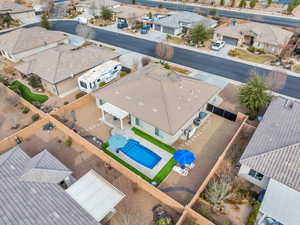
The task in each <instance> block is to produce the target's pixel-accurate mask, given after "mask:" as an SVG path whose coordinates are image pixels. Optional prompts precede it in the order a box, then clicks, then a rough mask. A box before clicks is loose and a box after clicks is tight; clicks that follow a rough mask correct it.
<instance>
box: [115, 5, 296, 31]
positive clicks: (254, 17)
mask: <svg viewBox="0 0 300 225" xmlns="http://www.w3.org/2000/svg"><path fill="white" fill-rule="evenodd" d="M116 1H118V2H124V3H132V0H116ZM136 4H140V5H145V6H152V7H157V6H159V5H162V6H163V8H166V9H170V10H183V11H191V12H193V11H195V9H201V10H202V11H205V12H208V10H209V8H206V7H202V6H201V7H200V6H191V5H184V4H182V3H181V2H179V4H177V3H170V2H158V1H152V0H136ZM218 16H221V17H226V18H236V19H243V20H250V21H254V22H261V23H267V24H273V25H278V26H288V27H299V26H300V19H292V18H285V17H278V16H269V15H267V16H266V15H259V14H253V13H245V12H236V11H228V10H218Z"/></svg>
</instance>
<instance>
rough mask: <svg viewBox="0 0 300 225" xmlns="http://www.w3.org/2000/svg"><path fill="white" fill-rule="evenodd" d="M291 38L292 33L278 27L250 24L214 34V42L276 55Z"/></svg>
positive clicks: (235, 26) (220, 30)
mask: <svg viewBox="0 0 300 225" xmlns="http://www.w3.org/2000/svg"><path fill="white" fill-rule="evenodd" d="M292 36H293V32H290V31H287V30H285V29H282V28H280V27H277V26H272V25H268V24H263V23H252V22H251V23H241V24H237V25H230V26H227V27H221V28H218V29H216V31H215V33H214V39H215V40H216V41H217V40H223V41H225V42H226V43H227V44H231V45H234V46H240V45H242V44H246V45H248V46H253V47H255V48H259V49H263V50H264V51H265V52H267V53H271V54H276V55H278V54H280V53H281V51H282V49H284V48H285V46H286V45H287V43H288V42H289V40H290V38H291V37H292Z"/></svg>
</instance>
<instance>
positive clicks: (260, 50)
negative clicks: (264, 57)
mask: <svg viewBox="0 0 300 225" xmlns="http://www.w3.org/2000/svg"><path fill="white" fill-rule="evenodd" d="M256 51H257V52H258V53H259V54H266V52H265V50H263V49H262V48H258V49H256Z"/></svg>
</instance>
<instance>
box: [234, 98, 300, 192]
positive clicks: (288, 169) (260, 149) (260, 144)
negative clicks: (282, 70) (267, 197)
mask: <svg viewBox="0 0 300 225" xmlns="http://www.w3.org/2000/svg"><path fill="white" fill-rule="evenodd" d="M290 103H291V102H288V100H287V99H284V98H282V97H277V98H275V99H274V100H273V101H272V102H271V104H270V106H269V108H268V109H267V111H266V113H265V115H264V119H263V120H262V121H261V122H260V124H259V126H258V128H257V129H256V131H255V133H254V135H253V137H252V138H251V141H250V142H249V144H248V146H247V148H246V150H245V152H244V153H243V155H242V157H241V160H240V163H241V164H244V165H247V166H248V167H250V168H252V169H254V170H256V171H258V172H260V173H262V174H264V175H265V176H268V177H271V178H273V179H275V180H277V181H279V182H281V183H284V184H286V185H288V186H290V187H292V188H294V189H296V190H298V191H299V190H300V126H299V123H300V103H299V102H292V103H293V106H292V108H290V107H289V104H290Z"/></svg>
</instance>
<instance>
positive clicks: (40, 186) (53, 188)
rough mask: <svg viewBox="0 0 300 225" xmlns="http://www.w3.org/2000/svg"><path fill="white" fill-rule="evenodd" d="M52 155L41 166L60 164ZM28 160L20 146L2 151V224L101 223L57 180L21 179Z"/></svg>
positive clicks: (85, 224)
mask: <svg viewBox="0 0 300 225" xmlns="http://www.w3.org/2000/svg"><path fill="white" fill-rule="evenodd" d="M42 154H45V153H42ZM49 154H50V153H49ZM47 155H48V153H47ZM40 157H41V156H40ZM49 157H50V155H48V156H47V158H48V160H46V162H45V163H42V164H41V165H42V166H47V167H49V166H50V167H51V168H56V167H57V166H58V167H59V168H60V167H61V165H58V164H57V162H55V163H54V164H52V163H51V162H53V161H55V159H50V158H49ZM49 159H50V160H49ZM29 161H30V157H29V156H28V155H27V154H26V153H25V152H24V151H23V150H22V149H21V148H20V147H19V146H17V147H14V148H13V149H11V150H9V151H8V152H6V153H3V154H2V155H0V224H1V225H57V224H59V225H66V224H72V225H97V224H98V225H99V223H97V222H96V220H94V219H93V217H92V216H91V215H90V214H88V213H87V212H86V211H85V210H84V209H83V208H81V206H80V205H79V204H78V203H77V202H75V200H74V199H72V198H71V197H70V196H69V195H68V194H67V193H66V191H65V190H64V189H63V188H61V187H60V186H59V185H58V184H53V183H47V182H32V181H31V182H26V181H23V180H21V179H20V177H21V176H22V174H23V173H24V169H25V168H26V166H27V163H28V162H29ZM37 164H38V165H40V164H39V163H37ZM41 165H40V166H41Z"/></svg>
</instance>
